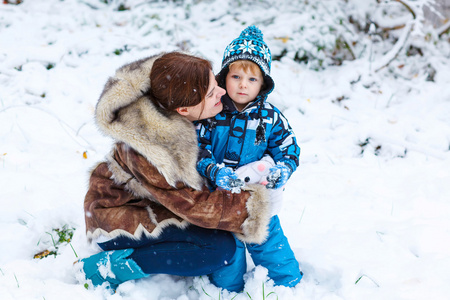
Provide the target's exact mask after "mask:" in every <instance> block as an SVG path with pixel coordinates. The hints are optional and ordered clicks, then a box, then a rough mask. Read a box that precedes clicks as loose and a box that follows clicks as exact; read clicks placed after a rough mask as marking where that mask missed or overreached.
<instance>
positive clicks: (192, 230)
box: [98, 225, 236, 276]
mask: <svg viewBox="0 0 450 300" xmlns="http://www.w3.org/2000/svg"><path fill="white" fill-rule="evenodd" d="M98 245H99V246H100V248H102V249H103V250H105V251H109V250H119V249H129V248H132V249H134V251H133V253H132V254H131V255H130V256H129V257H128V258H129V259H133V260H134V261H135V262H136V263H137V264H138V266H139V267H140V268H141V269H142V271H143V272H144V273H146V274H170V275H178V276H200V275H207V274H211V273H213V272H214V271H216V270H218V269H219V268H221V267H223V266H224V265H225V264H226V263H227V261H230V260H231V259H232V257H233V255H234V253H235V249H236V243H235V239H234V237H233V234H231V233H230V232H226V231H222V230H214V229H205V228H201V227H197V226H194V225H190V226H188V227H187V228H185V229H181V228H178V227H176V226H169V227H166V228H164V229H163V232H162V233H161V235H159V236H158V237H157V238H149V237H146V236H143V237H142V238H141V239H139V240H134V239H131V238H128V237H124V236H119V237H116V238H114V239H112V240H109V241H107V242H103V243H98Z"/></svg>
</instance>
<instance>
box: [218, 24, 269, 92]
mask: <svg viewBox="0 0 450 300" xmlns="http://www.w3.org/2000/svg"><path fill="white" fill-rule="evenodd" d="M236 60H250V61H252V62H254V63H256V64H257V65H258V66H259V67H260V68H261V71H262V73H263V77H264V81H265V83H266V86H267V88H266V93H267V94H268V93H270V92H271V91H272V90H273V88H274V82H273V80H272V77H270V65H271V63H272V55H271V53H270V49H269V47H267V44H266V43H265V42H264V40H263V34H262V32H261V30H259V29H258V27H256V26H254V25H252V26H249V27H247V28H245V29H244V30H243V31H242V32H241V34H240V35H239V37H238V38H236V39H234V40H233V41H232V42H231V43H230V44H229V45H228V46H227V47H226V49H225V52H224V54H223V59H222V69H221V71H220V72H219V74H217V79H218V82H219V85H221V86H222V87H223V86H224V83H225V78H226V75H227V73H228V67H229V65H230V64H231V63H232V62H234V61H236Z"/></svg>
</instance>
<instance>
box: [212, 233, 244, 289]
mask: <svg viewBox="0 0 450 300" xmlns="http://www.w3.org/2000/svg"><path fill="white" fill-rule="evenodd" d="M235 240H236V252H235V253H234V256H233V258H232V259H231V260H229V261H228V262H227V264H226V265H225V266H223V267H222V268H220V269H219V270H217V271H215V272H214V273H212V274H210V275H209V279H210V280H211V283H213V284H214V285H216V286H217V287H220V288H223V289H226V290H228V291H230V292H241V291H242V290H243V289H244V274H245V272H246V271H247V262H246V254H245V245H244V244H243V243H242V242H241V241H239V240H238V239H236V238H235Z"/></svg>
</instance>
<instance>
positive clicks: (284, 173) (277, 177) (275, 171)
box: [266, 163, 292, 189]
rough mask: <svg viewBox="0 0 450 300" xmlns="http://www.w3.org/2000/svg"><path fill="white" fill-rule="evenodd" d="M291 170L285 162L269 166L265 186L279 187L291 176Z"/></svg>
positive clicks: (269, 187)
mask: <svg viewBox="0 0 450 300" xmlns="http://www.w3.org/2000/svg"><path fill="white" fill-rule="evenodd" d="M291 173H292V170H291V168H289V167H288V166H286V165H285V164H280V163H279V164H277V165H275V166H273V167H272V168H270V173H269V175H267V181H268V182H269V183H268V184H267V185H266V187H267V188H268V189H279V188H280V187H282V186H284V185H285V184H286V182H287V181H288V179H289V177H290V176H291Z"/></svg>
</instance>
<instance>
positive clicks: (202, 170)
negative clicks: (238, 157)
mask: <svg viewBox="0 0 450 300" xmlns="http://www.w3.org/2000/svg"><path fill="white" fill-rule="evenodd" d="M210 164H215V162H214V160H213V159H212V158H204V159H202V160H200V161H199V162H198V163H197V172H198V173H199V174H200V175H201V176H203V177H205V178H209V176H208V174H207V168H208V166H209V165H210Z"/></svg>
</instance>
